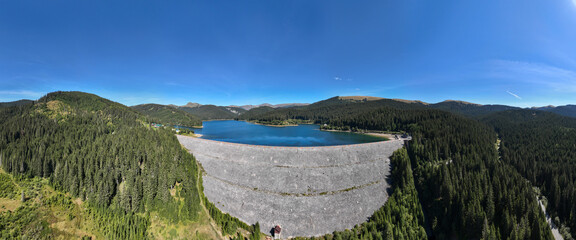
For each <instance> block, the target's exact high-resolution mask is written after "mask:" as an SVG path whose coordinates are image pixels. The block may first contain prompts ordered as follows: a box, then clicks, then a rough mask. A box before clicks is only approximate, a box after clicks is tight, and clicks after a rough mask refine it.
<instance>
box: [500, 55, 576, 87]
mask: <svg viewBox="0 0 576 240" xmlns="http://www.w3.org/2000/svg"><path fill="white" fill-rule="evenodd" d="M490 70H491V72H490V76H491V77H495V78H503V79H510V80H517V81H521V82H527V83H532V84H538V85H542V86H543V87H546V88H550V89H551V90H553V91H557V92H576V72H575V71H573V70H570V69H564V68H560V67H556V66H551V65H548V64H543V63H533V62H521V61H508V60H495V61H492V62H491V64H490Z"/></svg>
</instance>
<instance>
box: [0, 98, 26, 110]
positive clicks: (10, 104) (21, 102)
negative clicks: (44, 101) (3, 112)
mask: <svg viewBox="0 0 576 240" xmlns="http://www.w3.org/2000/svg"><path fill="white" fill-rule="evenodd" d="M32 102H33V101H32V100H26V99H22V100H18V101H13V102H0V108H2V107H13V106H20V105H25V104H31V103H32Z"/></svg>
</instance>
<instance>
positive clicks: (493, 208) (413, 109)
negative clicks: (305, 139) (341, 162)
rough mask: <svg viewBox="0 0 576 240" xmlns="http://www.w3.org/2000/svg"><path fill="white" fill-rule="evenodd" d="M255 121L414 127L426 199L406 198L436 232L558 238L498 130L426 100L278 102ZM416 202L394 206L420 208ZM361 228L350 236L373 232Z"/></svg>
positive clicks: (414, 167)
mask: <svg viewBox="0 0 576 240" xmlns="http://www.w3.org/2000/svg"><path fill="white" fill-rule="evenodd" d="M248 120H256V121H260V122H265V123H275V122H283V121H288V120H300V121H311V122H315V123H319V124H326V126H325V128H331V129H342V130H362V131H363V130H375V131H394V132H408V133H409V134H411V135H412V137H413V140H412V141H411V142H410V143H409V144H408V148H407V150H408V156H409V159H410V162H411V164H410V165H411V171H409V172H410V173H411V174H412V175H413V178H414V183H415V187H416V189H417V195H418V198H414V199H412V198H411V199H403V200H402V203H403V204H404V206H414V207H416V206H420V205H421V206H422V209H423V211H424V215H425V216H426V218H425V219H424V221H423V223H422V225H423V226H425V228H426V229H429V231H428V234H429V235H428V236H429V237H430V238H434V239H481V238H482V239H551V238H552V235H551V232H550V228H549V227H548V226H547V224H546V223H545V220H544V215H543V213H542V212H541V211H540V209H539V206H538V204H537V201H536V194H535V193H534V191H533V189H532V186H531V185H530V183H529V182H527V181H526V179H525V178H523V177H522V176H521V174H520V173H518V171H517V170H516V169H515V167H513V166H511V165H510V164H507V163H505V162H502V161H499V160H498V150H497V142H498V141H497V134H496V132H495V131H494V130H493V128H492V127H490V126H487V125H485V124H483V123H481V122H479V121H477V120H473V119H469V118H466V117H464V116H460V115H456V114H452V113H449V112H445V111H440V110H435V109H430V108H429V107H427V106H425V105H424V104H421V103H419V102H400V101H396V100H389V99H382V100H373V101H364V100H354V101H349V100H346V99H340V98H332V99H328V100H326V101H321V102H318V103H315V104H311V105H309V106H306V107H302V108H292V109H278V110H274V111H271V112H267V113H264V114H262V115H259V116H253V117H252V118H250V119H248ZM414 201H417V202H414ZM410 209H411V208H409V209H405V208H403V207H400V208H392V211H394V212H403V211H407V212H411V211H415V212H417V211H418V210H417V209H413V210H410ZM404 214H406V213H404ZM401 215H402V214H401ZM374 218H375V219H379V218H378V217H377V216H374ZM376 222H378V223H379V224H376V229H381V231H385V229H388V227H387V226H403V223H402V221H400V220H398V219H396V218H392V219H388V220H386V218H383V219H381V220H379V221H376ZM363 226H365V227H366V228H368V229H366V230H363V229H358V230H357V231H359V232H362V231H366V232H371V231H372V230H371V229H370V227H369V226H370V225H368V224H367V225H363ZM384 226H386V227H384ZM393 229H394V231H397V232H394V235H393V236H398V237H401V236H410V235H411V233H410V232H409V231H408V230H405V229H402V228H393ZM359 235H360V237H359V236H354V235H353V236H350V235H347V236H348V238H343V239H356V238H358V237H359V238H361V239H362V238H364V239H369V238H366V237H362V236H366V235H364V234H359ZM380 236H390V235H389V234H387V233H381V235H380ZM412 236H413V235H412Z"/></svg>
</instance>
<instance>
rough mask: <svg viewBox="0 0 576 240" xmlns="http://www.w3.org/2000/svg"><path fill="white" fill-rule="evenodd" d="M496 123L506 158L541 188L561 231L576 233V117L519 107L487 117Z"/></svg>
mask: <svg viewBox="0 0 576 240" xmlns="http://www.w3.org/2000/svg"><path fill="white" fill-rule="evenodd" d="M483 121H485V122H486V123H488V124H490V125H492V126H494V128H495V129H496V131H497V132H498V135H499V136H500V138H501V140H502V142H501V156H502V160H503V161H504V162H505V163H507V164H511V165H512V166H514V167H515V168H516V169H517V170H518V171H519V172H520V173H521V174H522V175H523V176H524V177H525V178H527V179H528V180H530V182H531V183H532V184H533V185H534V186H537V187H539V188H540V190H541V191H542V194H543V195H544V196H545V197H546V198H547V201H545V202H546V203H547V209H548V211H549V213H550V214H551V215H552V216H553V219H555V217H558V220H560V223H561V224H558V222H557V225H558V226H559V227H560V231H561V232H563V233H564V235H567V234H566V233H568V232H571V235H572V236H576V119H574V118H569V117H563V116H559V115H556V114H553V113H548V112H542V111H536V110H515V111H506V112H500V113H496V114H493V115H491V116H488V117H486V118H484V119H483Z"/></svg>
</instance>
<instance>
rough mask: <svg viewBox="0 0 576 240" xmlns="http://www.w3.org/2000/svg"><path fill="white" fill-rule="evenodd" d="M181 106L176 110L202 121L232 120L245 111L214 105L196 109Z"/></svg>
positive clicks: (201, 106) (199, 106) (200, 106)
mask: <svg viewBox="0 0 576 240" xmlns="http://www.w3.org/2000/svg"><path fill="white" fill-rule="evenodd" d="M187 106H188V105H186V106H181V107H178V109H180V110H182V111H185V112H187V113H190V114H192V115H194V116H197V117H198V118H200V119H202V120H214V119H234V118H236V117H238V115H240V114H242V113H244V112H246V110H244V109H242V108H237V107H223V106H215V105H198V106H196V107H187Z"/></svg>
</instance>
